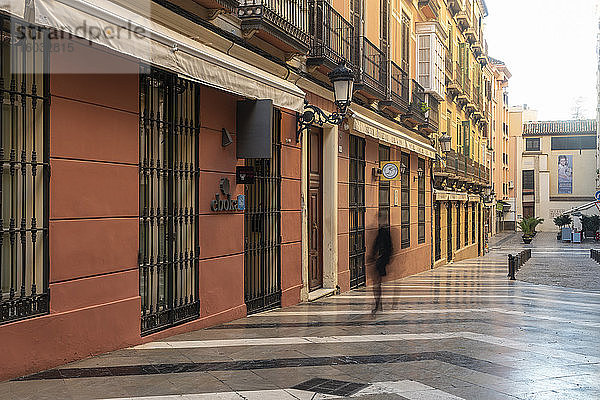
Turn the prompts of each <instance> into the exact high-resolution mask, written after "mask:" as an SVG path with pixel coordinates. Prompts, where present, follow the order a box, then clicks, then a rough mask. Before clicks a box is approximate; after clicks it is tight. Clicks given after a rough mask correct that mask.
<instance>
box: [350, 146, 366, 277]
mask: <svg viewBox="0 0 600 400" xmlns="http://www.w3.org/2000/svg"><path fill="white" fill-rule="evenodd" d="M349 167H350V174H349V177H350V184H349V197H350V198H349V207H350V288H352V289H354V288H357V287H359V286H363V285H364V284H365V251H366V248H365V139H363V138H361V137H358V136H354V135H350V160H349Z"/></svg>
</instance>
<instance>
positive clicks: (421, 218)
mask: <svg viewBox="0 0 600 400" xmlns="http://www.w3.org/2000/svg"><path fill="white" fill-rule="evenodd" d="M418 167H419V169H420V170H421V171H423V173H422V174H421V176H420V177H419V179H418V205H419V215H418V222H419V237H418V243H419V244H422V243H425V160H423V159H421V158H419V162H418Z"/></svg>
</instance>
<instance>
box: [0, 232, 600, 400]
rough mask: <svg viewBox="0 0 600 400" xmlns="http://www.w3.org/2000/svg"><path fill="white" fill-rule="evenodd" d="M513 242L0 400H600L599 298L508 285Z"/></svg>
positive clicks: (50, 380) (1, 390)
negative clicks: (376, 292)
mask: <svg viewBox="0 0 600 400" xmlns="http://www.w3.org/2000/svg"><path fill="white" fill-rule="evenodd" d="M542 236H543V235H542ZM542 236H540V235H538V238H536V240H535V241H534V244H533V246H538V245H539V246H540V247H539V249H545V248H546V247H547V246H546V245H547V244H548V243H546V241H545V240H539V241H538V239H543V238H542ZM503 240H504V242H503ZM536 243H538V244H536ZM556 245H557V244H556V243H553V246H556ZM516 246H517V242H516V239H514V238H512V237H509V236H502V237H499V239H498V240H495V241H494V242H493V243H492V246H491V249H492V251H491V253H490V254H488V255H486V256H485V257H481V258H479V259H475V260H466V261H463V262H457V263H454V264H452V265H450V266H448V267H444V268H440V269H437V270H434V271H428V272H425V273H422V274H419V275H416V276H412V277H409V278H407V279H403V280H400V281H397V282H394V283H389V284H386V285H385V288H384V298H385V303H384V309H383V312H381V313H378V314H377V315H375V316H372V315H371V313H370V310H371V307H372V304H373V298H372V294H371V292H370V290H368V289H362V290H356V291H353V292H351V293H346V294H342V295H339V296H336V297H329V298H325V299H321V300H320V301H317V302H314V303H310V304H301V305H298V306H295V307H290V308H286V309H283V310H274V311H271V312H266V313H263V314H260V315H254V316H251V317H249V318H245V319H242V320H238V321H234V322H232V323H229V324H226V325H223V326H219V327H215V328H212V329H206V330H202V331H197V332H192V333H188V334H183V335H179V336H175V337H172V338H169V339H165V340H164V341H160V342H153V343H149V344H145V345H141V346H137V347H135V348H130V349H125V350H120V351H116V352H113V353H110V354H106V355H102V356H99V357H94V358H90V359H87V360H83V361H80V362H76V363H71V364H69V365H66V366H64V367H62V368H60V369H56V370H50V371H46V372H42V373H40V374H37V375H33V376H29V377H25V378H23V379H22V380H20V381H12V382H5V383H1V384H0V398H3V399H4V398H6V399H117V398H134V399H139V398H152V399H163V398H164V399H278V400H285V399H330V398H343V397H349V398H360V399H420V400H427V399H459V398H463V399H561V400H566V399H597V398H600V379H598V376H599V375H600V346H598V338H599V332H600V329H599V328H600V310H599V308H598V306H599V305H600V291H596V292H594V291H586V290H582V289H566V288H561V287H556V286H543V285H534V284H531V283H527V282H521V281H512V282H511V281H509V280H508V279H507V277H506V275H507V269H506V254H507V253H508V252H514V251H516V249H515V247H516ZM538 251H539V252H540V253H541V252H543V251H549V250H536V251H534V254H533V259H532V260H531V261H530V262H535V258H536V254H537V252H538ZM553 251H554V250H553ZM552 256H553V257H554V258H556V259H557V260H558V259H559V258H560V257H562V259H563V260H564V259H568V258H569V257H571V255H570V253H569V252H560V251H555V252H554V253H553V254H552ZM522 272H523V271H521V272H520V273H522ZM550 283H552V282H550Z"/></svg>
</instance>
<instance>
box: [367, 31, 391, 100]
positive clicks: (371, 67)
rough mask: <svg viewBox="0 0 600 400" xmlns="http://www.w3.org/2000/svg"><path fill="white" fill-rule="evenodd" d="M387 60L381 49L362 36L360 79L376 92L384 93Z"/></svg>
mask: <svg viewBox="0 0 600 400" xmlns="http://www.w3.org/2000/svg"><path fill="white" fill-rule="evenodd" d="M386 68H387V62H386V56H385V53H384V52H383V51H381V50H380V49H378V48H377V46H375V45H374V44H373V43H371V42H370V41H369V39H367V38H366V37H364V36H363V37H362V70H361V81H363V82H364V83H365V84H366V85H368V86H369V87H371V88H373V89H375V90H377V91H378V92H380V93H382V94H385V93H386V85H387V82H386V77H387V72H386Z"/></svg>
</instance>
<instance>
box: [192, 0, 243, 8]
mask: <svg viewBox="0 0 600 400" xmlns="http://www.w3.org/2000/svg"><path fill="white" fill-rule="evenodd" d="M194 1H195V2H196V3H198V4H200V5H201V6H203V7H206V8H208V9H211V10H227V11H233V10H235V9H236V8H237V7H238V6H239V1H238V0H194Z"/></svg>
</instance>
